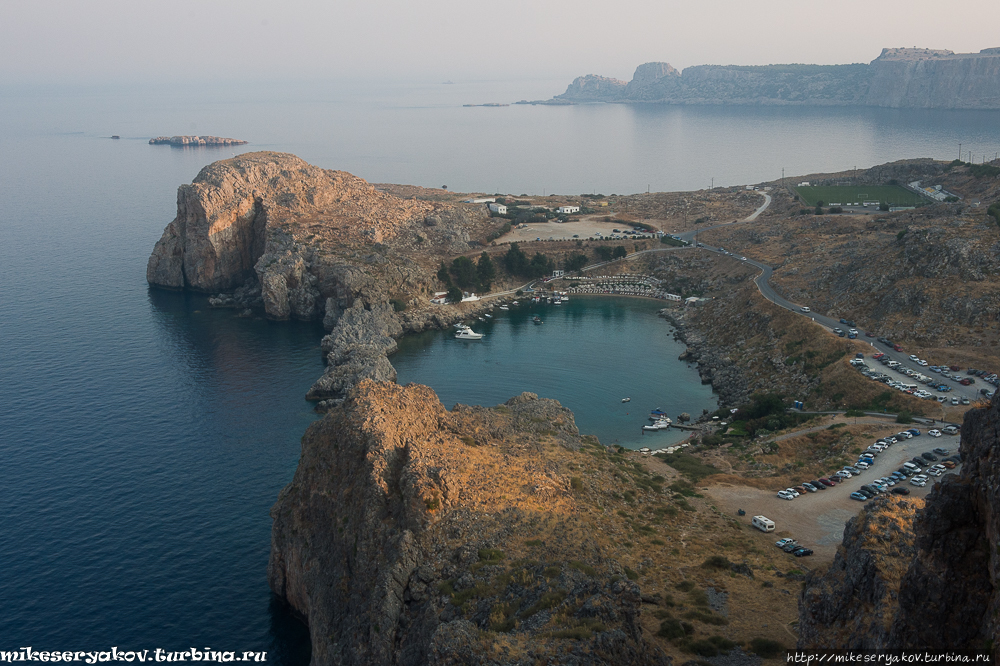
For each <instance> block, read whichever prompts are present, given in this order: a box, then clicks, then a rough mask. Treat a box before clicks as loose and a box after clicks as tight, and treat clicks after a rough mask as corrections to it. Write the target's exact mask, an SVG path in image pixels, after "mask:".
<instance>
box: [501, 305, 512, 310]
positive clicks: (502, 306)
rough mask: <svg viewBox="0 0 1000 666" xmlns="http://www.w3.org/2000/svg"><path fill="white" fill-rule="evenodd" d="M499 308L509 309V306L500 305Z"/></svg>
mask: <svg viewBox="0 0 1000 666" xmlns="http://www.w3.org/2000/svg"><path fill="white" fill-rule="evenodd" d="M500 309H501V310H510V308H509V307H507V306H506V305H501V306H500Z"/></svg>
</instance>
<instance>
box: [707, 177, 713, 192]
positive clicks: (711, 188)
mask: <svg viewBox="0 0 1000 666" xmlns="http://www.w3.org/2000/svg"><path fill="white" fill-rule="evenodd" d="M708 189H710V190H714V189H715V176H712V187H710V188H708Z"/></svg>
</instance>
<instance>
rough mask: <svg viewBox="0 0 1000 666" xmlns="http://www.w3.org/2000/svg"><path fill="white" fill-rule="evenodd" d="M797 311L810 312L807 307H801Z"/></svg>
mask: <svg viewBox="0 0 1000 666" xmlns="http://www.w3.org/2000/svg"><path fill="white" fill-rule="evenodd" d="M799 311H800V312H811V310H810V309H809V308H807V307H801V308H799Z"/></svg>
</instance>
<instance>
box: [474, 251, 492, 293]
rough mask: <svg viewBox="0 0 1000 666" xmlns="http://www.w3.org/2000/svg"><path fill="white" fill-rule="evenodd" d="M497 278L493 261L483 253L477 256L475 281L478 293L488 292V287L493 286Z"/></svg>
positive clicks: (487, 254)
mask: <svg viewBox="0 0 1000 666" xmlns="http://www.w3.org/2000/svg"><path fill="white" fill-rule="evenodd" d="M496 276H497V269H496V266H494V265H493V260H492V259H490V255H489V253H487V252H483V253H482V254H481V255H479V263H478V264H476V279H477V282H478V283H479V290H480V291H483V292H485V291H489V290H490V285H492V284H493V280H494V279H495V278H496Z"/></svg>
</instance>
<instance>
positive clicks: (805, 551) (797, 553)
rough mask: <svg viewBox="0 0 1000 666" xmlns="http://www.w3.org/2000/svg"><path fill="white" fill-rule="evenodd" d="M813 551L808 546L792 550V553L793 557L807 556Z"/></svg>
mask: <svg viewBox="0 0 1000 666" xmlns="http://www.w3.org/2000/svg"><path fill="white" fill-rule="evenodd" d="M812 554H813V552H812V550H811V549H809V548H801V549H799V550H795V551H792V555H794V556H795V557H809V556H810V555H812Z"/></svg>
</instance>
